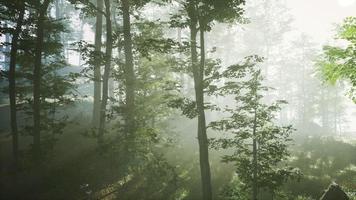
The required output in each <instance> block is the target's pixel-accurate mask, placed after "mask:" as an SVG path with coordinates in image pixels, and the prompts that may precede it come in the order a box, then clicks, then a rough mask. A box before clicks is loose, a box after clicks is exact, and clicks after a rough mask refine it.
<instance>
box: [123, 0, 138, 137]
mask: <svg viewBox="0 0 356 200" xmlns="http://www.w3.org/2000/svg"><path fill="white" fill-rule="evenodd" d="M121 2H122V14H123V29H124V51H125V68H124V69H125V83H126V91H125V92H126V107H125V134H126V136H129V137H133V134H134V132H135V73H134V65H133V54H132V39H131V22H130V4H129V0H122V1H121Z"/></svg>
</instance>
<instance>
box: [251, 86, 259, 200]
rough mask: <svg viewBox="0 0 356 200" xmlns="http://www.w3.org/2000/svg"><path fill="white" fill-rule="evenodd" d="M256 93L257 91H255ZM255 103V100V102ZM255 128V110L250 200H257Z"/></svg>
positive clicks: (255, 115) (255, 114) (255, 113)
mask: <svg viewBox="0 0 356 200" xmlns="http://www.w3.org/2000/svg"><path fill="white" fill-rule="evenodd" d="M256 92H257V91H256ZM256 101H257V100H256ZM256 127H257V109H256V108H255V111H254V120H253V130H252V141H253V144H252V145H253V147H252V156H253V158H252V165H253V166H252V170H253V171H252V200H257V193H258V192H257V191H258V188H257V137H256Z"/></svg>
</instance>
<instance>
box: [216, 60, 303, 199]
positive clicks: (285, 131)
mask: <svg viewBox="0 0 356 200" xmlns="http://www.w3.org/2000/svg"><path fill="white" fill-rule="evenodd" d="M247 61H248V62H246V63H244V64H242V65H233V66H230V67H229V68H228V69H227V70H226V71H224V72H223V73H221V76H219V77H225V78H228V79H229V80H231V79H234V77H235V80H233V81H229V82H227V83H226V84H225V85H223V86H222V87H220V89H218V91H220V92H221V94H224V95H226V94H230V95H234V100H235V103H234V105H233V107H230V106H229V107H227V108H226V109H225V111H226V112H228V113H230V114H231V115H230V116H229V117H227V118H224V119H222V120H219V121H216V122H212V123H211V124H210V126H211V127H212V128H213V129H215V130H222V131H224V132H228V133H231V134H232V135H231V137H230V136H228V137H223V138H218V139H214V140H212V142H211V144H212V146H213V147H215V148H222V149H230V150H232V151H233V153H232V154H230V155H225V156H223V161H224V162H234V164H235V166H236V168H237V171H236V173H237V175H238V177H239V178H240V179H241V180H242V181H243V182H244V184H245V185H246V186H247V188H249V189H250V190H251V191H252V193H251V197H252V199H253V200H257V197H258V193H259V190H260V189H261V188H265V189H269V190H270V192H271V193H272V194H273V193H274V192H276V190H277V189H278V188H279V187H280V186H281V185H282V184H283V182H284V181H286V180H287V178H289V177H291V176H293V175H295V173H294V172H297V171H295V169H293V168H290V167H289V166H287V165H283V164H282V161H283V160H284V159H286V158H287V156H288V155H289V152H288V149H287V146H288V141H290V139H289V135H290V133H291V132H292V130H293V129H292V127H291V126H282V127H281V126H278V125H276V124H275V123H274V122H273V121H274V119H275V115H276V112H277V111H278V110H279V109H280V104H282V103H284V101H277V102H275V103H273V104H271V105H268V104H264V103H263V100H262V99H263V97H264V95H263V93H266V91H267V90H268V88H267V87H265V86H263V85H261V81H262V77H261V70H260V69H258V70H256V69H254V65H255V64H253V63H255V62H256V61H257V62H260V61H259V59H258V58H257V60H255V59H254V58H253V57H251V58H249V59H248V60H247ZM236 79H237V80H236ZM251 142H252V144H251ZM251 146H252V147H251Z"/></svg>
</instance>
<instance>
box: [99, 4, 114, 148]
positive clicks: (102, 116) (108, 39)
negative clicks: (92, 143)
mask: <svg viewBox="0 0 356 200" xmlns="http://www.w3.org/2000/svg"><path fill="white" fill-rule="evenodd" d="M105 10H106V52H105V58H106V61H105V68H104V76H103V99H102V102H101V108H100V125H99V134H98V136H99V137H98V142H99V144H102V142H103V135H104V129H105V123H106V120H105V119H106V105H107V101H108V92H109V91H108V90H109V76H110V68H111V54H112V25H111V14H110V0H105Z"/></svg>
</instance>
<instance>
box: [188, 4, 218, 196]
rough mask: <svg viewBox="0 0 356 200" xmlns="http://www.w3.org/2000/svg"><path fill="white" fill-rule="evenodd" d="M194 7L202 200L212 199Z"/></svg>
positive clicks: (192, 34) (193, 56) (192, 9)
mask: <svg viewBox="0 0 356 200" xmlns="http://www.w3.org/2000/svg"><path fill="white" fill-rule="evenodd" d="M195 13H196V9H195V5H193V4H190V5H189V12H188V14H189V17H190V20H191V22H190V26H189V28H190V41H191V45H190V46H191V62H192V70H193V77H194V89H195V100H196V104H197V111H198V142H199V160H200V173H201V183H202V195H203V196H202V197H203V199H204V200H211V199H212V187H211V174H210V164H209V146H208V138H207V134H206V120H205V110H204V88H203V80H204V73H203V71H204V67H205V49H204V29H203V27H202V26H201V25H200V28H201V29H200V45H201V59H200V64H199V63H198V53H197V42H196V37H197V33H198V29H197V23H198V20H197V17H196V14H195Z"/></svg>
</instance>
